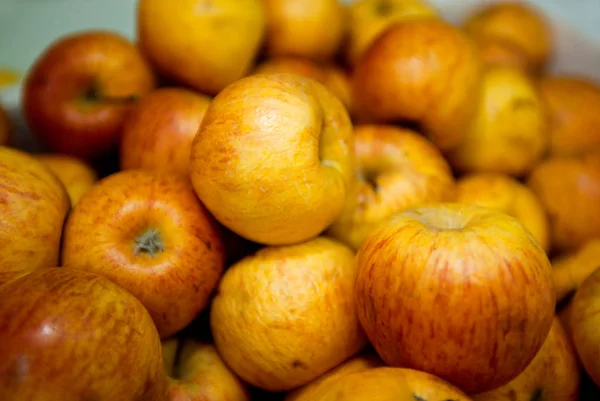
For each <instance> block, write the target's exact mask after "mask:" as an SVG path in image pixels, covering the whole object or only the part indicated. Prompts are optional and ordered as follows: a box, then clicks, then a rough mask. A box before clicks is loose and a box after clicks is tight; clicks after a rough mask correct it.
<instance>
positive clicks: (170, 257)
mask: <svg viewBox="0 0 600 401" xmlns="http://www.w3.org/2000/svg"><path fill="white" fill-rule="evenodd" d="M224 260H225V255H224V248H223V242H222V239H221V237H220V232H219V230H218V228H217V226H216V223H215V222H214V221H213V219H212V216H210V214H209V213H208V211H207V210H206V209H205V208H204V206H203V205H202V204H201V203H200V201H199V200H198V198H197V197H196V195H195V193H194V190H193V188H192V186H191V184H190V183H189V180H188V179H186V178H185V177H183V176H180V175H178V174H176V173H171V172H166V171H160V170H127V171H122V172H118V173H115V174H112V175H110V176H108V177H106V178H104V179H103V180H101V181H100V182H98V183H97V184H96V185H95V186H94V187H93V188H92V189H90V190H89V191H88V192H87V193H86V194H85V195H84V196H83V197H82V198H81V199H80V200H79V203H78V204H77V206H76V207H75V209H74V210H73V212H72V213H71V215H70V216H69V219H68V220H67V223H66V225H65V231H64V236H63V246H62V263H63V265H64V266H65V268H80V269H86V270H88V271H92V272H96V273H99V274H103V275H104V276H106V277H108V278H109V279H111V280H113V281H114V282H115V283H117V284H119V285H120V286H121V287H123V288H125V289H126V290H128V291H129V292H131V293H132V294H133V295H134V296H136V297H137V298H138V299H139V300H140V301H141V302H142V304H143V305H144V306H145V307H146V308H147V309H148V311H149V312H150V315H151V316H152V318H153V320H154V323H155V324H156V326H157V328H158V332H159V334H160V336H161V338H167V337H169V336H171V335H173V334H174V333H176V332H178V331H179V330H181V329H183V328H184V327H185V326H187V325H188V324H189V323H190V322H191V321H192V320H193V319H194V318H195V317H196V316H197V315H198V314H199V313H200V312H201V311H202V310H203V309H204V308H205V307H206V306H207V304H208V301H209V297H210V295H211V293H212V290H213V288H214V287H215V286H216V284H217V281H218V280H219V278H220V276H221V273H222V271H223V268H224Z"/></svg>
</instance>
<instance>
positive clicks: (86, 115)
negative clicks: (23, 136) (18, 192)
mask: <svg viewBox="0 0 600 401" xmlns="http://www.w3.org/2000/svg"><path fill="white" fill-rule="evenodd" d="M154 85H155V79H154V75H153V73H152V70H151V69H150V67H149V65H148V63H147V62H146V60H145V59H144V58H143V57H142V55H141V54H140V52H139V51H138V49H137V48H136V46H135V45H134V44H133V43H131V42H129V41H128V40H127V39H126V38H124V37H122V36H121V35H120V34H118V33H116V32H111V31H96V30H93V31H82V32H76V33H72V34H68V35H65V36H63V37H61V38H59V39H57V40H55V41H54V42H53V43H51V44H50V45H49V46H48V47H47V48H46V49H45V50H44V51H43V52H42V54H41V55H40V56H39V57H38V58H37V60H36V61H35V62H34V64H33V66H32V67H31V69H30V70H29V71H28V72H27V75H26V77H25V82H24V86H23V114H24V117H25V120H26V122H27V124H28V125H29V127H30V128H31V130H32V131H33V132H34V134H35V135H36V136H37V137H38V138H39V139H40V141H41V142H42V143H43V144H44V145H45V146H46V147H48V149H49V150H50V151H51V152H55V153H64V154H68V155H71V156H77V157H80V158H84V159H90V158H95V157H98V156H100V155H103V154H104V153H106V152H108V151H109V150H112V149H113V148H114V147H116V146H117V145H118V143H119V138H120V135H121V130H122V128H123V122H124V121H125V118H126V117H127V114H128V113H129V111H130V109H131V107H132V106H133V104H134V103H135V102H136V101H137V99H138V98H140V97H143V96H144V95H145V94H146V93H148V92H150V91H151V90H152V89H153V87H154Z"/></svg>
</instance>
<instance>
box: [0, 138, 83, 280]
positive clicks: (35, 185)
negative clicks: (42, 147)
mask: <svg viewBox="0 0 600 401" xmlns="http://www.w3.org/2000/svg"><path fill="white" fill-rule="evenodd" d="M70 209H71V203H70V201H69V195H68V194H67V191H66V190H65V188H64V186H63V185H62V184H61V182H60V181H59V179H58V178H57V177H56V176H55V175H54V174H52V172H51V171H50V170H49V169H48V168H47V167H46V166H44V165H43V164H42V163H41V162H40V161H38V160H36V159H35V157H34V156H32V155H30V154H28V153H25V152H23V151H21V150H18V149H15V148H9V147H5V146H0V215H1V216H2V218H1V219H0V244H2V246H1V247H0V285H2V284H4V283H5V282H7V281H9V280H11V279H13V278H15V277H17V276H19V275H23V274H26V273H28V272H30V271H32V270H35V269H38V268H43V267H52V266H56V265H57V264H58V262H59V252H60V241H61V236H62V228H63V224H64V221H65V219H66V217H67V214H68V213H69V211H70Z"/></svg>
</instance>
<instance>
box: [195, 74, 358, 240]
mask: <svg viewBox="0 0 600 401" xmlns="http://www.w3.org/2000/svg"><path fill="white" fill-rule="evenodd" d="M190 167H191V179H192V183H193V185H194V188H195V190H196V193H197V194H198V196H199V197H200V199H201V200H202V202H203V203H204V204H205V205H206V207H207V208H208V210H210V212H211V213H212V214H213V215H214V216H215V217H216V219H217V220H218V221H219V222H220V223H221V224H223V225H224V226H226V227H227V228H229V229H231V230H232V231H233V232H235V233H237V234H239V235H241V236H242V237H245V238H247V239H249V240H251V241H255V242H259V243H263V244H268V245H283V244H291V243H298V242H302V241H306V240H308V239H310V238H313V237H314V236H316V235H318V234H319V233H321V232H322V231H323V230H324V229H325V228H326V227H327V226H329V225H330V224H331V223H332V222H333V221H334V220H335V219H336V218H337V217H338V215H339V214H340V212H341V211H342V208H343V206H344V202H345V200H346V196H347V194H348V191H349V187H350V185H351V183H352V180H353V179H354V141H353V135H352V125H351V122H350V119H349V117H348V113H347V111H346V109H345V108H344V106H343V104H342V103H341V102H340V100H339V99H337V98H336V97H335V96H333V95H332V94H331V93H330V92H329V91H328V90H327V89H326V88H325V87H324V86H323V85H321V84H320V83H318V82H316V81H314V80H311V79H307V78H303V77H301V76H299V75H295V74H257V75H251V76H249V77H246V78H243V79H241V80H239V81H236V82H235V83H233V84H231V85H230V86H228V87H227V88H226V89H224V90H223V91H222V92H221V93H219V94H218V95H217V96H216V97H215V99H214V100H213V101H212V103H211V105H210V106H209V107H208V110H207V111H206V114H205V116H204V120H203V122H202V126H201V128H200V131H199V132H198V134H197V135H196V137H195V138H194V141H193V143H192V151H191V160H190Z"/></svg>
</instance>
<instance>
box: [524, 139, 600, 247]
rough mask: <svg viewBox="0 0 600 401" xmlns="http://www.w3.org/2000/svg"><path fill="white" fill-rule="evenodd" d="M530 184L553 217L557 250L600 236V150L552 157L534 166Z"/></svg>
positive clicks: (553, 237) (552, 234) (553, 232)
mask: <svg viewBox="0 0 600 401" xmlns="http://www.w3.org/2000/svg"><path fill="white" fill-rule="evenodd" d="M527 185H528V186H529V188H531V189H532V190H533V192H534V193H535V194H536V195H537V197H538V198H539V199H540V200H541V201H542V204H543V205H544V209H545V210H546V213H547V214H548V216H549V219H550V228H551V237H552V246H553V249H555V250H557V251H567V250H573V249H576V248H578V247H579V246H581V245H583V243H584V242H585V241H587V240H589V239H591V238H594V237H598V236H600V208H598V205H599V204H600V149H598V150H596V151H593V152H589V153H587V154H585V155H582V156H563V157H558V156H557V157H552V158H549V159H547V160H545V161H544V162H542V163H540V164H539V165H537V166H536V167H535V168H534V170H533V171H532V172H531V174H530V175H529V177H528V178H527Z"/></svg>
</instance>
